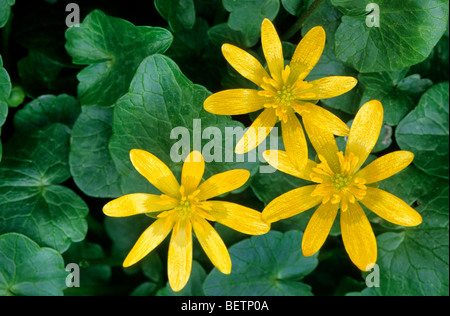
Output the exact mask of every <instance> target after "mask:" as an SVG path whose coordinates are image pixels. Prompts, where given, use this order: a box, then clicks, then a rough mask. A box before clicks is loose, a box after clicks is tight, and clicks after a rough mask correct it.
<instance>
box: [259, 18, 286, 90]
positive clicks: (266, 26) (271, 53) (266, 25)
mask: <svg viewBox="0 0 450 316" xmlns="http://www.w3.org/2000/svg"><path fill="white" fill-rule="evenodd" d="M261 44H262V48H263V51H264V56H265V58H266V61H267V65H268V66H269V70H270V73H271V75H272V77H273V78H274V79H275V78H276V79H278V81H279V82H281V81H282V77H281V71H282V70H283V69H284V58H283V48H282V46H281V41H280V37H279V36H278V33H277V31H276V30H275V26H273V24H272V22H270V20H269V19H264V21H263V22H262V26H261Z"/></svg>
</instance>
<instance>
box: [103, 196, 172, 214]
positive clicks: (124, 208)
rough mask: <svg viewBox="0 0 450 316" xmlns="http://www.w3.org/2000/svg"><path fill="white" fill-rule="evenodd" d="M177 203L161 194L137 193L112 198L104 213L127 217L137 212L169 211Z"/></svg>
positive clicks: (104, 208)
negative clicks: (163, 197)
mask: <svg viewBox="0 0 450 316" xmlns="http://www.w3.org/2000/svg"><path fill="white" fill-rule="evenodd" d="M176 206H177V204H176V203H174V202H172V201H170V200H166V199H162V198H161V196H160V195H155V194H145V193H135V194H128V195H124V196H122V197H120V198H118V199H115V200H112V201H111V202H109V203H108V204H106V205H105V206H104V207H103V213H105V215H108V216H112V217H126V216H132V215H137V214H144V213H152V212H160V211H167V210H170V209H173V208H175V207H176Z"/></svg>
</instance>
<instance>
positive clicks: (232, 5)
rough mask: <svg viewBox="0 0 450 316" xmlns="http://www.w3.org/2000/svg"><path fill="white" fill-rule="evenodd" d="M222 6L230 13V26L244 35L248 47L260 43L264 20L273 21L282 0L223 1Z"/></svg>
mask: <svg viewBox="0 0 450 316" xmlns="http://www.w3.org/2000/svg"><path fill="white" fill-rule="evenodd" d="M222 4H223V6H224V8H225V10H227V11H228V12H230V17H229V18H228V26H229V27H230V28H231V29H232V30H235V31H239V32H241V33H242V34H243V35H244V38H245V46H246V47H252V46H254V45H256V43H257V42H258V40H259V38H260V36H261V23H262V21H263V20H264V18H268V19H269V20H273V19H275V17H276V16H277V14H278V11H279V10H280V0H261V1H254V0H240V1H235V0H222Z"/></svg>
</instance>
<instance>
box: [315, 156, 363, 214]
mask: <svg viewBox="0 0 450 316" xmlns="http://www.w3.org/2000/svg"><path fill="white" fill-rule="evenodd" d="M337 155H338V158H339V169H340V170H339V171H338V172H335V171H333V170H332V169H331V168H330V166H329V165H328V163H327V160H326V159H325V157H323V156H322V155H319V159H320V164H318V165H317V166H316V167H315V168H313V169H312V170H313V173H311V176H310V177H311V180H312V181H314V182H316V183H319V184H318V185H317V187H316V188H315V189H314V191H313V192H312V193H311V195H312V196H323V200H322V203H328V201H331V203H333V204H338V203H339V204H340V206H341V210H342V211H344V212H345V211H346V210H347V209H348V202H350V203H355V201H356V200H357V199H358V200H360V199H362V198H364V195H365V194H366V189H367V188H366V186H365V185H364V184H365V183H366V181H365V180H364V179H362V178H357V177H355V174H356V172H357V171H358V170H357V169H356V165H357V164H358V157H356V156H355V155H354V154H353V153H349V154H348V155H345V156H344V154H343V153H342V152H338V153H337Z"/></svg>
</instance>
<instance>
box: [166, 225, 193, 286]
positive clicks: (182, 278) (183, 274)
mask: <svg viewBox="0 0 450 316" xmlns="http://www.w3.org/2000/svg"><path fill="white" fill-rule="evenodd" d="M191 269H192V225H191V222H190V220H189V218H186V217H183V218H179V219H178V221H177V223H176V224H175V227H174V230H173V232H172V238H171V239H170V244H169V258H168V262H167V274H168V277H169V284H170V287H171V288H172V290H174V291H175V292H177V291H180V290H181V289H183V288H184V286H185V285H186V283H187V282H188V280H189V277H190V275H191Z"/></svg>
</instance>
